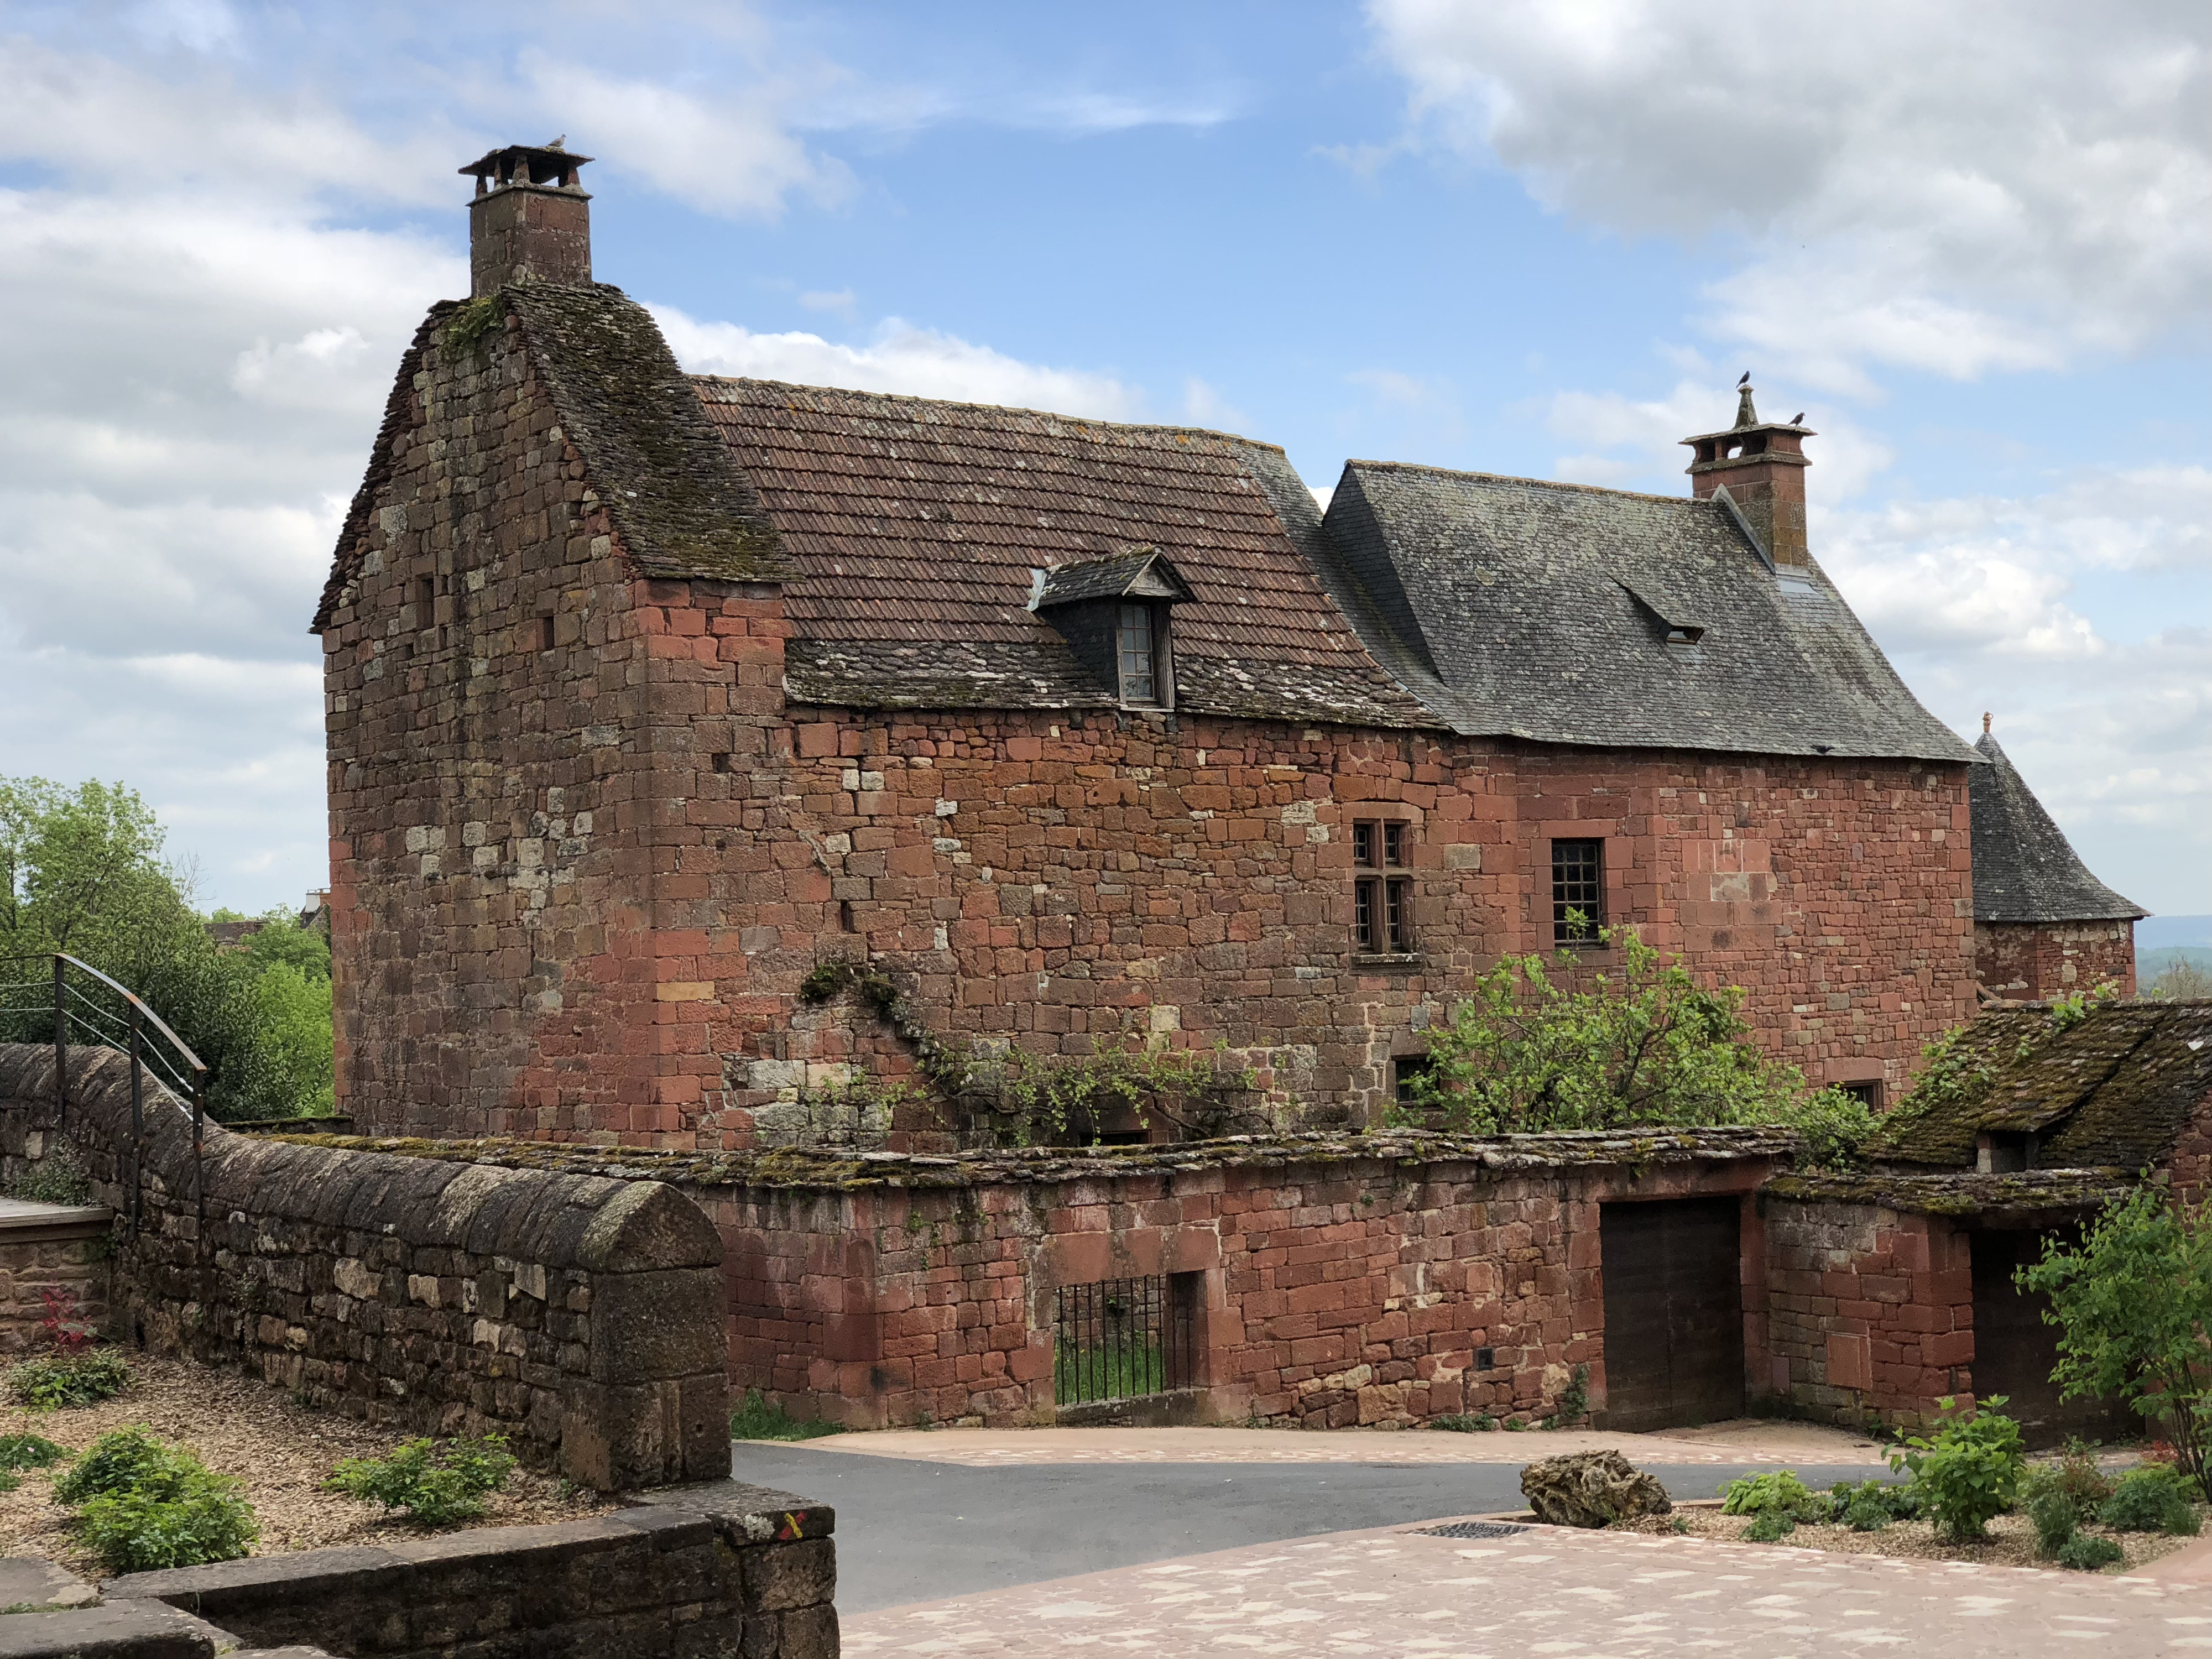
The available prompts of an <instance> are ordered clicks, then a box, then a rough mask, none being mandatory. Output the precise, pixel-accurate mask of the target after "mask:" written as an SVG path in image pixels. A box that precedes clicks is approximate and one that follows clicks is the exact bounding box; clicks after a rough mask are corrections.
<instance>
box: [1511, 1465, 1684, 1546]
mask: <svg viewBox="0 0 2212 1659" xmlns="http://www.w3.org/2000/svg"><path fill="white" fill-rule="evenodd" d="M1521 1492H1522V1496H1523V1497H1525V1498H1528V1507H1529V1508H1530V1509H1532V1510H1535V1511H1536V1518H1537V1519H1538V1520H1539V1521H1545V1522H1550V1523H1551V1524H1552V1525H1553V1526H1555V1527H1603V1526H1609V1525H1611V1524H1612V1523H1613V1522H1615V1521H1633V1520H1635V1519H1636V1518H1637V1517H1638V1516H1645V1515H1664V1514H1666V1513H1667V1512H1668V1510H1671V1509H1673V1508H1674V1504H1673V1503H1671V1502H1670V1501H1669V1500H1668V1497H1667V1489H1666V1488H1665V1487H1664V1486H1661V1485H1660V1484H1659V1481H1658V1478H1657V1477H1656V1475H1650V1474H1644V1471H1643V1470H1641V1469H1639V1468H1637V1467H1636V1465H1635V1464H1633V1463H1632V1462H1629V1461H1628V1460H1627V1459H1626V1458H1625V1457H1623V1456H1622V1455H1620V1453H1619V1452H1617V1451H1586V1452H1570V1453H1569V1454H1568V1455H1566V1456H1565V1457H1547V1458H1546V1459H1544V1461H1543V1462H1541V1463H1531V1464H1529V1465H1528V1468H1525V1469H1522V1471H1521Z"/></svg>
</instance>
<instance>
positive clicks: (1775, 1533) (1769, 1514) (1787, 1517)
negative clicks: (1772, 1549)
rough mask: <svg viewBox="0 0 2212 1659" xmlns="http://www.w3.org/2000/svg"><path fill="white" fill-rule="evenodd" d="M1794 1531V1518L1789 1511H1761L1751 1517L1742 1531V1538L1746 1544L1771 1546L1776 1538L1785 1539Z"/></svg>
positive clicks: (1795, 1526) (1795, 1528) (1795, 1525)
mask: <svg viewBox="0 0 2212 1659" xmlns="http://www.w3.org/2000/svg"><path fill="white" fill-rule="evenodd" d="M1796 1530H1797V1521H1796V1516H1793V1515H1791V1514H1790V1511H1789V1510H1781V1509H1774V1510H1759V1513H1758V1514H1757V1515H1755V1516H1752V1518H1751V1524H1750V1525H1749V1526H1747V1527H1746V1528H1744V1529H1743V1533H1742V1537H1743V1540H1744V1541H1745V1542H1746V1543H1748V1544H1771V1543H1772V1542H1774V1541H1775V1540H1777V1539H1778V1538H1787V1537H1788V1536H1789V1535H1790V1534H1791V1533H1793V1532H1795V1531H1796Z"/></svg>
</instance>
